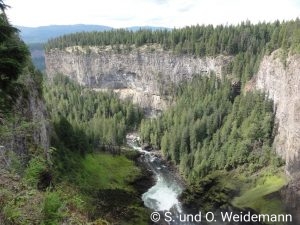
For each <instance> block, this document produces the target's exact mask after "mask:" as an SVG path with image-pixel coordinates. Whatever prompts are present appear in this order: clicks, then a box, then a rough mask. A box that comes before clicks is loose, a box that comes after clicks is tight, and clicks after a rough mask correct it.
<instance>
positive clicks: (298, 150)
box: [254, 50, 300, 177]
mask: <svg viewBox="0 0 300 225" xmlns="http://www.w3.org/2000/svg"><path fill="white" fill-rule="evenodd" d="M280 55H281V53H280V50H278V51H275V52H273V53H272V54H271V55H270V56H265V57H264V59H263V60H262V62H261V65H260V68H259V71H258V73H257V75H256V76H255V78H254V79H255V87H256V89H259V90H262V91H265V92H266V94H267V95H268V97H269V98H271V99H273V101H274V109H275V113H276V124H277V126H278V129H277V134H276V137H275V140H274V145H275V148H276V151H277V153H278V154H279V155H280V156H282V157H283V158H284V159H285V160H286V169H287V172H288V173H289V174H290V175H291V176H293V177H295V176H299V175H300V66H299V65H300V56H299V55H292V56H289V57H288V58H287V59H286V61H285V62H283V59H282V57H281V56H280ZM284 60H285V59H284Z"/></svg>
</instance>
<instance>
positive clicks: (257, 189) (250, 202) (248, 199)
mask: <svg viewBox="0 0 300 225" xmlns="http://www.w3.org/2000/svg"><path fill="white" fill-rule="evenodd" d="M286 183H287V180H286V178H285V177H284V176H283V174H280V173H277V174H274V175H273V174H267V175H266V174H265V175H262V176H260V177H259V178H257V180H256V181H255V182H254V183H253V184H248V185H245V186H244V187H243V188H242V190H241V195H240V196H239V197H236V198H235V199H234V200H233V201H232V203H233V205H234V206H236V207H238V208H252V209H254V210H256V211H257V212H259V213H265V214H280V213H284V209H283V207H282V203H281V202H280V201H279V199H278V198H277V197H276V195H274V196H272V195H270V194H272V193H276V192H277V191H279V190H280V189H281V188H282V187H283V186H284V185H286Z"/></svg>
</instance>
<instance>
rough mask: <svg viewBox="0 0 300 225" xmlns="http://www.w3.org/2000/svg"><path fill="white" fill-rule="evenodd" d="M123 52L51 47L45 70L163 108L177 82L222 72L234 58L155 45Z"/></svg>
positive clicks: (94, 48) (51, 73) (147, 104)
mask: <svg viewBox="0 0 300 225" xmlns="http://www.w3.org/2000/svg"><path fill="white" fill-rule="evenodd" d="M123 51H124V50H122V52H123ZM122 52H118V51H117V50H114V49H112V48H111V47H102V48H101V47H87V48H82V47H78V46H75V47H69V48H66V49H64V50H58V49H52V50H50V51H48V52H47V53H46V72H47V74H48V76H49V77H50V78H51V77H52V76H54V75H55V74H57V73H62V74H65V75H67V76H69V77H71V78H72V79H74V80H76V81H77V82H79V83H80V84H82V85H85V86H89V87H91V88H94V89H95V90H107V89H112V90H114V91H115V92H117V93H118V94H119V95H120V97H121V98H130V99H132V100H133V101H134V102H135V103H138V104H139V105H140V106H142V107H143V108H150V109H155V110H163V109H165V108H166V106H167V105H168V97H167V96H170V94H171V92H172V90H173V89H172V87H174V85H176V84H178V83H180V82H181V81H183V80H188V79H191V78H192V77H193V76H194V75H195V74H208V73H209V72H211V71H213V72H215V73H216V74H221V73H222V69H223V66H224V65H226V64H227V63H228V62H229V61H230V59H231V57H224V56H219V57H216V58H210V57H206V58H198V57H194V56H188V55H175V54H173V53H172V52H171V51H164V50H163V49H161V48H160V47H159V46H155V45H149V46H142V47H139V48H134V49H133V50H131V51H129V52H127V53H126V54H125V53H122Z"/></svg>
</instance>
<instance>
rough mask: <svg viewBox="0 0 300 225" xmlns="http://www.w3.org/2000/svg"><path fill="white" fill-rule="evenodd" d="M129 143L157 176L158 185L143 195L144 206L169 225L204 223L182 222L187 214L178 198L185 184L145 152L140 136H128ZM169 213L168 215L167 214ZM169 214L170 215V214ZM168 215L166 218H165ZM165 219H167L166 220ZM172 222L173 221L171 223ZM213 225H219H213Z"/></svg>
mask: <svg viewBox="0 0 300 225" xmlns="http://www.w3.org/2000/svg"><path fill="white" fill-rule="evenodd" d="M127 143H128V145H129V146H131V147H132V148H133V149H134V150H136V151H139V152H141V153H142V155H141V157H140V160H142V162H143V164H144V165H146V167H147V169H149V170H151V171H152V172H153V174H154V176H155V179H156V183H155V185H154V186H152V187H151V188H150V189H148V191H147V192H145V193H144V194H143V195H142V199H143V202H144V205H145V206H146V207H148V208H150V209H151V210H153V212H159V213H160V216H161V218H162V220H163V221H164V223H160V222H161V221H160V222H159V223H157V224H169V225H194V224H204V223H199V222H197V223H192V222H188V221H182V220H183V219H184V218H183V217H182V218H179V215H180V214H182V215H184V214H185V212H184V210H183V209H182V207H181V203H180V201H179V200H178V196H179V195H180V194H181V192H182V191H183V189H184V187H183V184H182V183H181V182H180V181H179V179H178V178H176V177H175V176H174V174H173V173H172V172H171V171H170V170H169V168H168V167H167V166H166V165H164V163H163V162H162V160H161V159H160V158H159V157H157V156H155V154H154V153H152V152H149V151H145V150H143V149H142V148H141V147H139V146H138V144H137V143H138V136H136V135H134V134H130V135H127ZM165 213H167V214H165ZM168 213H169V214H168ZM165 215H166V216H165ZM164 217H165V218H164ZM170 220H171V221H170ZM211 224H213V225H215V224H218V223H211Z"/></svg>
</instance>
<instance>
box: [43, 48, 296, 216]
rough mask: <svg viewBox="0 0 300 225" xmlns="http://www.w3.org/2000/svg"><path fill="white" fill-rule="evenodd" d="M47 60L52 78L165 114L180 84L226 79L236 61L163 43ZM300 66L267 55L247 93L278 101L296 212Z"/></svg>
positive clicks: (79, 51)
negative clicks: (179, 50)
mask: <svg viewBox="0 0 300 225" xmlns="http://www.w3.org/2000/svg"><path fill="white" fill-rule="evenodd" d="M45 59H46V73H47V75H48V77H49V79H51V78H53V76H55V74H58V73H60V74H65V75H67V76H69V77H70V78H72V79H73V80H75V81H77V82H78V83H80V84H81V85H84V86H87V87H90V88H93V89H94V90H98V91H103V90H112V91H114V92H116V93H117V94H118V95H119V96H120V97H121V98H123V99H130V100H132V101H133V102H135V103H137V104H138V105H140V106H141V107H142V108H144V109H145V110H146V111H148V112H149V111H154V112H160V111H163V110H164V109H166V108H167V107H168V106H170V105H171V104H172V95H173V94H174V93H173V92H174V87H175V86H178V85H179V84H180V83H182V82H184V81H187V80H190V79H191V78H193V77H194V76H207V75H209V74H210V73H215V74H217V76H219V77H222V76H227V75H226V66H227V65H228V64H229V63H230V62H231V60H232V59H233V57H232V56H223V55H219V56H217V57H203V58H199V57H196V56H193V55H177V54H174V53H173V52H172V51H165V50H163V49H162V47H161V46H159V45H144V46H141V47H138V48H133V49H132V50H130V51H128V52H125V49H124V48H123V49H122V47H121V50H120V49H116V48H113V47H111V46H108V47H107V46H106V47H80V46H73V47H68V48H65V49H51V50H49V51H47V52H46V55H45ZM299 64H300V56H299V55H297V54H294V55H288V56H287V58H283V57H282V52H281V50H276V51H274V52H272V53H271V54H270V55H265V56H264V57H263V59H262V61H261V63H260V66H259V70H258V72H257V73H256V74H255V75H254V76H253V78H252V79H251V80H250V81H249V82H248V83H247V84H246V85H245V87H246V88H247V89H250V90H260V91H263V92H264V93H265V94H266V96H267V97H268V98H270V99H272V100H273V102H274V110H275V122H276V129H275V132H276V133H275V138H274V147H275V149H276V152H277V153H278V155H279V156H281V157H282V158H283V159H284V160H285V162H286V166H285V168H286V174H287V176H288V177H289V179H290V182H289V184H288V185H287V187H286V188H284V190H282V191H281V192H282V193H281V194H282V195H283V199H284V201H286V205H288V207H289V210H291V211H294V212H297V210H298V211H299V206H298V205H297V202H300V201H299V200H300V198H299V196H300V188H299V180H300V128H299V127H300V97H299V96H300V77H299V74H300V67H299ZM249 87H250V88H249ZM295 215H297V213H295ZM298 220H300V218H298Z"/></svg>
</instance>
